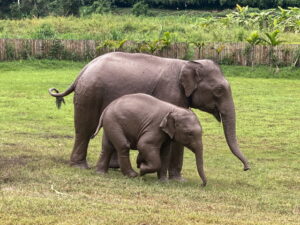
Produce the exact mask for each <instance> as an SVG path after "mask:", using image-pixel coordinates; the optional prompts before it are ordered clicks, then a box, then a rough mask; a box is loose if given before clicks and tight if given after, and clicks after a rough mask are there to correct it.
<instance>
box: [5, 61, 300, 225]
mask: <svg viewBox="0 0 300 225" xmlns="http://www.w3.org/2000/svg"><path fill="white" fill-rule="evenodd" d="M84 64H85V63H83V62H81V63H75V62H66V61H55V60H52V61H43V60H40V61H35V60H33V61H19V62H5V63H4V62H0V79H1V82H0V108H1V111H0V152H1V154H0V224H30V225H31V224H122V225H123V224H125V225H126V224H180V225H181V224H232V225H234V224H236V225H241V224H272V225H276V224H278V225H279V224H289V225H293V224H295V225H296V224H299V223H300V220H299V213H300V208H299V206H300V202H299V200H300V189H299V187H300V168H299V157H300V155H299V138H300V133H299V127H300V121H299V118H298V117H297V115H298V111H299V108H300V102H299V98H300V93H299V89H300V80H286V79H263V78H256V79H250V78H243V77H234V76H235V75H236V74H243V75H245V74H248V75H250V74H251V76H252V75H253V74H257V75H258V76H260V77H265V76H268V75H267V74H266V73H267V72H268V68H266V67H258V69H256V67H255V68H254V69H253V70H252V68H249V67H234V66H226V67H223V70H224V73H225V75H226V76H227V77H228V80H229V81H230V83H231V85H232V91H233V95H234V99H235V104H236V110H237V135H238V139H239V143H240V146H241V149H242V151H243V152H244V153H245V155H246V156H247V157H248V159H249V161H250V163H251V166H252V170H250V171H248V172H244V171H242V164H241V163H240V162H239V161H238V160H237V159H236V158H235V157H234V156H233V155H232V154H231V153H230V151H229V149H228V147H227V145H226V142H225V140H224V135H223V131H222V127H221V126H220V124H219V123H217V122H216V121H215V119H214V118H213V117H212V116H210V115H208V114H206V113H203V112H200V111H198V110H196V113H197V115H198V116H199V118H200V120H201V123H202V126H203V130H204V137H203V139H204V148H205V153H204V158H205V168H206V172H207V177H208V186H207V187H205V188H201V187H200V183H201V182H200V179H199V177H198V175H197V171H196V167H195V160H194V156H193V154H192V153H191V152H190V151H188V150H186V151H185V159H184V168H183V175H184V177H185V178H187V182H185V183H177V182H169V183H160V182H158V181H157V180H156V177H155V175H147V176H145V177H143V178H137V179H128V178H126V177H123V176H122V175H121V174H120V171H118V170H111V171H110V172H109V174H108V175H107V176H99V175H98V174H96V173H95V172H94V169H92V170H85V171H84V170H79V169H74V168H70V167H69V166H68V159H69V155H70V152H71V149H72V145H73V136H74V132H73V104H72V96H69V97H67V98H66V105H64V106H63V108H62V109H61V110H57V109H56V106H55V100H54V98H53V97H51V96H49V94H48V93H47V89H48V88H50V87H57V88H58V89H60V90H63V89H65V88H66V87H68V86H69V84H70V83H71V82H72V81H73V80H74V78H75V77H76V76H77V74H78V73H79V71H80V70H81V68H82V67H83V65H84ZM293 73H295V74H296V73H298V75H297V77H300V76H299V70H293ZM231 75H234V76H231ZM270 87H272V88H270ZM99 139H100V136H98V138H96V139H95V140H93V141H92V143H91V146H90V148H89V154H88V160H89V163H90V164H91V165H92V166H94V165H95V163H96V160H97V158H98V156H99V151H100V144H99ZM131 155H132V161H133V160H134V158H135V156H136V152H132V154H131ZM133 165H134V164H133Z"/></svg>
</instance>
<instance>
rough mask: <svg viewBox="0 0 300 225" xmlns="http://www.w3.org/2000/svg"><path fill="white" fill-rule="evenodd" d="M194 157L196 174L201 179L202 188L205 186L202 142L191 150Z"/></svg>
mask: <svg viewBox="0 0 300 225" xmlns="http://www.w3.org/2000/svg"><path fill="white" fill-rule="evenodd" d="M193 151H194V153H195V156H196V164H197V170H198V174H199V176H200V177H201V179H202V182H203V184H202V185H203V186H206V176H205V173H204V166H203V145H202V142H201V143H199V144H197V147H196V148H194V149H193Z"/></svg>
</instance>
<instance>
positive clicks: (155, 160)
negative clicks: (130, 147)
mask: <svg viewBox="0 0 300 225" xmlns="http://www.w3.org/2000/svg"><path fill="white" fill-rule="evenodd" d="M140 153H141V156H142V159H143V160H142V162H141V164H140V175H141V176H143V175H145V174H146V173H155V172H157V171H158V170H159V169H160V167H161V160H160V155H159V153H160V149H159V148H157V147H152V146H143V148H142V149H140Z"/></svg>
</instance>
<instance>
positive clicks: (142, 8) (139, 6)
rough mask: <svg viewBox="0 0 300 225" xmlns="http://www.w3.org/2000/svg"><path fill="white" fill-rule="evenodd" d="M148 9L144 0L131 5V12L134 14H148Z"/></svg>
mask: <svg viewBox="0 0 300 225" xmlns="http://www.w3.org/2000/svg"><path fill="white" fill-rule="evenodd" d="M148 10H149V6H148V4H147V3H145V2H144V1H139V2H137V3H135V4H134V5H133V7H132V10H131V12H132V14H133V15H135V16H147V15H148V14H149V12H148Z"/></svg>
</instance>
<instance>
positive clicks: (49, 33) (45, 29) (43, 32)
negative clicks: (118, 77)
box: [33, 23, 56, 39]
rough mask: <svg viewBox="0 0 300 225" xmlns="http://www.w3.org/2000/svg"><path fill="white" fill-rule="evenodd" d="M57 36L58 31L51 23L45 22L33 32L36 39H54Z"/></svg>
mask: <svg viewBox="0 0 300 225" xmlns="http://www.w3.org/2000/svg"><path fill="white" fill-rule="evenodd" d="M55 36H56V32H55V30H54V29H53V27H52V26H51V25H50V24H47V23H44V24H42V25H41V26H40V27H38V29H37V30H36V31H35V33H34V34H33V38H35V39H53V38H55Z"/></svg>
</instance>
